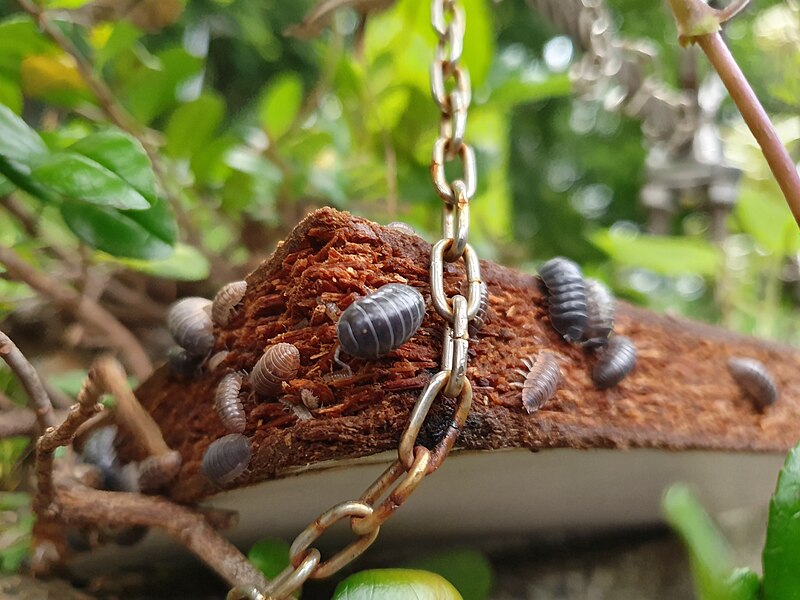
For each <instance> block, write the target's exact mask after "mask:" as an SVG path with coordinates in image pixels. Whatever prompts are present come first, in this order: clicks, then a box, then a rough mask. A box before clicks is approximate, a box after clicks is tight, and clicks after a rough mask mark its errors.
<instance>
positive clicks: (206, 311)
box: [167, 297, 214, 356]
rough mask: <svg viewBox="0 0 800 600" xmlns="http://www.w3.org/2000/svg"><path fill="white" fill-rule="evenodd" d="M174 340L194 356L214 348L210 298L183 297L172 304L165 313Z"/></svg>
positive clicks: (204, 353)
mask: <svg viewBox="0 0 800 600" xmlns="http://www.w3.org/2000/svg"><path fill="white" fill-rule="evenodd" d="M167 326H168V327H169V331H170V333H172V337H173V338H174V339H175V342H177V344H178V345H179V346H181V347H182V348H185V349H186V351H187V352H189V353H190V354H194V355H195V356H205V355H207V354H208V353H209V352H211V350H212V349H213V348H214V327H213V324H212V323H211V300H208V299H206V298H197V297H191V298H184V299H183V300H178V301H177V302H176V303H175V304H173V305H172V308H170V310H169V314H168V315H167Z"/></svg>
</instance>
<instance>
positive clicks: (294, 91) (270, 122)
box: [258, 72, 303, 140]
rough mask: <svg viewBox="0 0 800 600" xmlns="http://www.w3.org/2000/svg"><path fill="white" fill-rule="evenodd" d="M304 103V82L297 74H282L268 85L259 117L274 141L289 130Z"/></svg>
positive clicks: (261, 101) (260, 106)
mask: <svg viewBox="0 0 800 600" xmlns="http://www.w3.org/2000/svg"><path fill="white" fill-rule="evenodd" d="M302 101H303V82H302V81H301V80H300V77H299V76H298V75H297V74H295V73H292V72H285V73H281V74H280V75H278V76H277V77H275V78H274V79H273V80H272V81H270V82H269V83H268V84H267V86H266V88H265V89H264V91H263V92H262V95H261V100H260V101H259V108H258V115H259V120H260V121H261V125H262V126H263V127H264V129H266V130H267V131H268V132H269V134H270V136H271V137H272V138H273V140H275V139H278V138H280V137H281V136H282V135H283V134H284V133H286V132H287V131H288V130H289V127H291V125H292V123H293V122H294V120H295V118H296V117H297V113H298V112H299V111H300V105H301V103H302Z"/></svg>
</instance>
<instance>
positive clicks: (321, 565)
mask: <svg viewBox="0 0 800 600" xmlns="http://www.w3.org/2000/svg"><path fill="white" fill-rule="evenodd" d="M431 23H432V25H433V29H434V31H435V32H436V34H437V36H438V43H437V45H436V52H435V55H434V61H433V63H432V64H431V95H432V96H433V100H434V102H435V103H436V105H437V106H438V107H439V110H440V112H441V118H440V122H439V138H438V139H437V140H436V142H435V143H434V145H433V158H432V161H431V178H432V180H433V187H434V189H435V190H436V193H437V194H438V195H439V196H440V197H441V199H442V200H443V201H444V207H443V212H442V239H441V240H439V241H438V242H437V243H436V244H434V246H433V249H432V250H431V266H430V283H431V299H432V302H433V307H434V309H435V310H436V312H437V313H438V314H439V315H440V316H441V317H442V318H443V319H444V321H445V326H444V336H443V337H444V339H443V342H442V361H441V370H440V371H439V372H438V373H437V374H436V375H434V376H433V377H432V378H431V380H430V381H429V382H428V385H427V386H426V387H425V388H424V389H423V391H422V393H421V394H420V396H419V399H418V400H417V403H416V405H415V406H414V408H413V409H412V411H411V415H410V417H409V421H408V424H407V425H406V428H405V430H404V431H403V434H402V436H401V438H400V445H399V448H398V457H397V459H396V460H395V461H394V462H393V463H392V464H391V465H390V466H389V468H387V469H386V470H385V471H384V472H383V473H382V474H381V475H380V477H378V479H376V480H375V482H374V483H373V484H372V485H371V486H370V487H369V488H367V490H366V491H365V492H364V493H363V494H362V495H361V497H360V498H359V499H358V500H351V501H348V502H342V503H341V504H337V505H336V506H334V507H332V508H331V509H329V510H327V511H326V512H324V513H322V514H321V515H320V516H319V517H317V519H316V520H314V522H312V523H311V524H310V525H309V526H308V527H306V529H305V530H303V531H302V532H301V533H300V535H298V536H297V537H296V538H295V540H294V542H293V543H292V545H291V548H290V550H289V559H290V563H291V564H290V565H289V566H288V567H287V568H286V569H285V570H284V571H283V572H282V573H280V574H279V575H278V576H277V577H276V578H275V579H273V580H272V581H271V582H270V585H269V587H268V588H267V589H265V590H257V589H255V588H246V589H245V588H234V589H233V590H231V592H230V593H229V594H228V600H267V599H274V600H278V599H283V598H286V597H288V596H289V595H291V594H292V593H293V592H294V591H295V590H297V589H298V588H300V587H301V586H302V585H303V583H305V582H306V581H307V580H308V579H322V578H325V577H329V576H331V575H333V574H334V573H336V572H337V571H339V570H340V569H341V568H343V567H344V566H346V565H348V564H349V563H350V562H352V561H353V560H355V558H356V557H358V556H359V555H361V554H362V553H363V552H364V551H365V550H366V549H367V548H368V547H369V546H370V545H371V544H372V543H373V542H374V541H375V539H376V538H377V537H378V533H379V532H380V528H381V525H383V523H385V522H386V520H387V519H389V517H391V516H392V515H393V514H394V512H395V511H396V510H397V509H398V508H400V507H401V506H402V505H403V503H404V502H405V501H406V500H407V499H408V498H409V496H411V494H412V493H414V491H415V490H416V489H417V487H418V486H419V485H420V483H422V481H423V480H424V479H425V477H426V476H428V475H430V474H431V473H433V472H434V471H435V470H436V469H438V468H439V467H440V466H441V465H442V463H443V462H444V461H445V459H446V458H447V455H448V454H449V452H450V450H451V449H452V448H453V445H454V444H455V442H456V439H457V438H458V434H459V432H460V431H461V429H462V428H463V426H464V423H465V422H466V420H467V415H468V414H469V411H470V408H471V406H472V385H471V384H470V382H469V380H468V379H467V376H466V375H467V349H468V346H469V333H468V325H469V321H470V320H472V319H474V317H475V316H476V315H477V313H478V309H479V308H480V303H481V273H480V263H479V262H478V256H477V254H476V253H475V250H473V248H472V246H470V245H469V243H468V239H469V202H470V200H471V199H472V197H473V196H474V195H475V190H476V187H477V172H476V168H475V154H474V152H473V151H472V148H471V147H470V146H468V145H467V144H466V143H464V135H465V132H466V124H467V110H468V109H469V104H470V94H471V92H470V84H469V75H468V73H467V71H466V69H464V67H462V66H461V64H460V59H461V53H462V51H463V48H464V27H465V16H464V11H463V10H462V8H461V7H460V6H458V5H457V3H456V1H455V0H432V2H431ZM456 160H458V162H460V164H461V176H460V177H459V178H457V179H455V180H453V181H448V179H447V176H446V174H445V165H446V164H447V163H449V162H454V161H456ZM462 259H463V261H464V270H465V276H466V289H467V295H466V297H465V296H464V295H462V294H455V295H453V296H451V297H449V298H448V296H447V294H446V293H445V284H444V270H445V263H448V262H450V263H452V262H457V261H459V260H462ZM440 396H446V397H448V398H456V399H457V403H456V407H455V410H454V413H453V416H452V419H451V421H450V424H449V426H448V427H447V429H446V430H445V432H444V434H443V435H442V438H441V439H440V440H438V442H437V443H436V445H435V446H434V447H433V449H428V448H426V447H425V446H423V445H421V444H419V443H418V441H417V436H418V435H419V433H420V431H421V430H422V427H423V425H424V423H425V419H426V418H427V415H428V412H429V411H430V409H431V406H432V405H433V403H434V401H435V400H436V399H437V398H439V397H440ZM381 499H383V500H382V501H381ZM344 519H349V521H350V529H351V531H352V532H353V534H354V535H355V536H356V539H355V541H353V542H351V543H350V544H348V545H347V546H345V548H343V549H342V550H340V551H339V552H337V553H336V554H335V555H334V556H333V557H331V558H329V559H327V560H324V561H323V560H322V556H321V554H320V552H319V550H317V549H316V548H314V547H312V544H313V543H314V542H316V540H317V538H319V537H320V536H321V535H322V534H323V533H325V531H327V530H328V528H330V527H331V526H332V525H333V524H334V523H337V522H339V521H341V520H344Z"/></svg>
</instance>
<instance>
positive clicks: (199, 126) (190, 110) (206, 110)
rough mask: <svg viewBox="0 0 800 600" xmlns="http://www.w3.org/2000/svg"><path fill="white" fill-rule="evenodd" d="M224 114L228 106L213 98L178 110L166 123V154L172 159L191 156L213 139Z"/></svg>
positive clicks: (217, 98) (205, 97)
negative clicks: (173, 157)
mask: <svg viewBox="0 0 800 600" xmlns="http://www.w3.org/2000/svg"><path fill="white" fill-rule="evenodd" d="M224 114H225V102H224V101H223V100H222V98H220V97H219V96H217V95H212V94H203V95H202V96H200V97H199V98H198V99H197V100H194V101H193V102H189V103H188V104H184V105H182V106H179V107H178V108H176V109H175V112H173V113H172V115H171V116H170V118H169V122H168V123H167V129H166V134H167V146H166V150H167V152H168V153H169V154H171V155H172V156H192V155H193V154H194V153H195V152H196V151H197V150H198V149H200V148H201V147H202V146H203V145H204V144H205V143H206V142H207V141H208V140H209V139H210V138H211V136H212V135H213V134H214V132H215V131H216V130H217V127H219V125H220V123H222V117H223V116H224Z"/></svg>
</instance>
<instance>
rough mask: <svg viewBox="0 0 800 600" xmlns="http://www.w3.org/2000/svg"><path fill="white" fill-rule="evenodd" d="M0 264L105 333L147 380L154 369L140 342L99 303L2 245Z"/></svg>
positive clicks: (110, 341) (135, 370)
mask: <svg viewBox="0 0 800 600" xmlns="http://www.w3.org/2000/svg"><path fill="white" fill-rule="evenodd" d="M0 263H2V264H3V265H5V267H6V269H7V270H8V273H9V275H10V276H11V277H13V278H14V279H17V280H20V281H24V282H25V283H27V284H28V285H29V286H30V287H31V288H33V289H34V290H36V291H37V292H38V293H39V294H40V295H41V296H44V297H45V298H48V299H50V300H52V301H53V302H54V303H55V304H56V305H57V306H59V307H61V308H63V309H65V310H67V311H69V312H70V313H72V315H73V316H74V317H75V318H77V319H79V320H81V321H83V322H84V323H85V324H87V325H90V326H92V327H95V328H97V329H98V330H100V331H102V332H104V333H105V334H106V335H107V336H108V338H109V345H111V346H112V347H115V348H116V349H117V350H119V352H120V354H121V355H122V356H123V357H124V358H125V362H127V364H128V366H129V368H130V369H131V371H132V373H133V374H134V375H135V376H136V377H138V378H139V379H144V378H145V377H147V376H148V375H149V374H150V373H151V372H152V370H153V365H152V363H151V362H150V359H149V358H148V356H147V353H146V352H145V351H144V349H143V348H142V346H141V344H140V343H139V340H137V339H136V337H135V336H134V335H133V334H132V333H131V332H130V330H128V329H127V328H126V327H125V326H124V325H123V324H122V323H120V322H119V321H118V320H117V319H116V318H115V317H114V315H112V314H111V313H110V312H108V311H107V310H106V309H105V308H103V307H102V306H100V305H99V304H98V303H97V302H94V301H93V300H90V299H89V298H86V297H82V296H81V294H79V293H78V292H76V291H75V290H73V289H72V288H70V287H67V286H65V285H63V284H62V283H61V282H60V281H58V279H56V278H55V277H52V276H50V275H47V274H45V273H43V272H41V271H38V270H36V269H35V268H34V267H32V266H31V265H29V264H28V263H26V262H25V261H24V260H22V258H20V256H19V255H18V254H17V253H16V252H14V251H13V250H12V249H11V248H7V247H5V246H2V245H0Z"/></svg>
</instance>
